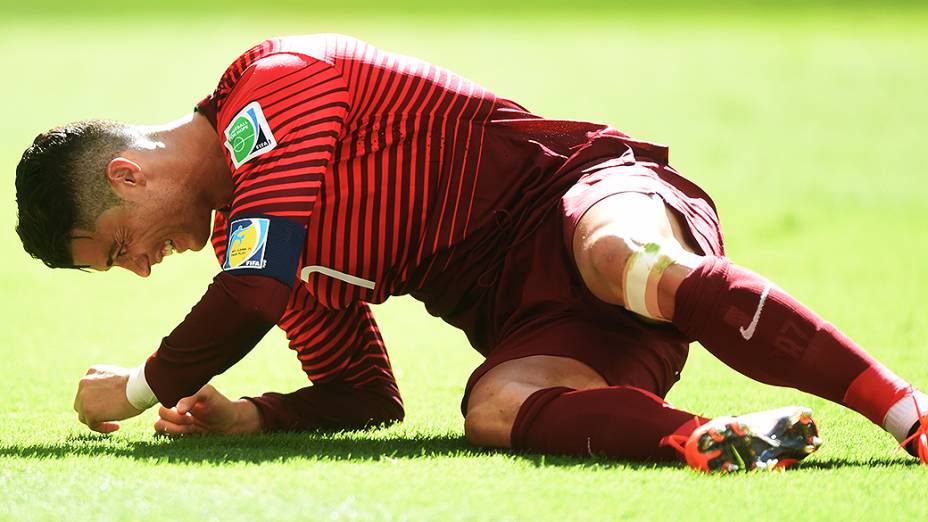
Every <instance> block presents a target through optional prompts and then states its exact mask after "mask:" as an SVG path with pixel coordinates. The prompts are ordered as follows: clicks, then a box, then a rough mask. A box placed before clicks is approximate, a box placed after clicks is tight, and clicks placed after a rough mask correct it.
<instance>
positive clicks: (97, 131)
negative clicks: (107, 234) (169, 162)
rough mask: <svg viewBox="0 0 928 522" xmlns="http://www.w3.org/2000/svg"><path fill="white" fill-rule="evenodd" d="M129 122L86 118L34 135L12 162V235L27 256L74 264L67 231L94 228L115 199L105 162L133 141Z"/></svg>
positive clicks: (62, 265)
mask: <svg viewBox="0 0 928 522" xmlns="http://www.w3.org/2000/svg"><path fill="white" fill-rule="evenodd" d="M130 130H131V128H130V127H129V126H128V125H125V124H122V123H118V122H113V121H106V120H85V121H79V122H75V123H69V124H67V125H62V126H60V127H55V128H54V129H51V130H50V131H48V132H45V133H43V134H39V135H38V136H37V137H36V138H35V141H33V142H32V145H31V146H30V147H29V148H28V149H26V152H24V153H23V157H22V159H21V160H20V161H19V165H17V166H16V203H17V205H18V207H19V221H18V223H17V224H16V233H17V234H19V238H20V240H22V242H23V248H24V249H25V250H26V252H27V253H29V255H31V256H32V257H34V258H36V259H39V260H41V261H42V262H43V263H45V264H46V265H48V266H49V267H51V268H81V267H78V266H75V265H74V258H73V254H72V252H71V240H72V239H74V238H73V237H72V231H73V229H74V228H77V227H80V228H84V229H87V230H94V228H95V223H96V220H97V218H98V217H99V216H100V214H102V213H103V212H104V211H106V210H107V209H109V208H111V207H113V206H116V205H118V204H119V203H120V199H119V197H118V196H117V195H116V193H115V192H114V191H113V189H112V188H111V187H110V186H109V183H108V182H107V181H106V176H105V172H106V166H107V164H109V162H110V161H111V160H112V159H113V158H115V157H117V155H119V154H120V153H121V152H122V151H125V150H126V149H128V148H130V147H131V146H132V144H133V142H134V139H133V137H132V133H131V131H130Z"/></svg>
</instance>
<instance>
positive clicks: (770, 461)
mask: <svg viewBox="0 0 928 522" xmlns="http://www.w3.org/2000/svg"><path fill="white" fill-rule="evenodd" d="M696 444H697V446H696V449H697V451H698V452H699V453H700V454H701V455H702V456H703V458H702V459H700V460H702V463H703V464H702V465H701V466H699V467H700V468H701V469H703V470H704V471H721V472H730V471H750V470H754V469H766V470H771V469H778V468H787V467H790V466H793V465H795V464H797V463H798V462H799V461H800V460H802V459H804V458H806V457H807V456H809V455H810V454H812V453H814V452H815V451H816V450H817V449H818V448H819V447H820V446H821V445H822V439H820V438H819V436H818V427H817V426H816V425H815V421H814V420H813V419H812V410H810V409H808V408H801V407H795V408H782V409H780V410H775V411H772V412H764V413H761V414H753V415H745V416H743V417H729V418H725V419H716V420H715V421H713V422H712V423H711V424H710V425H707V426H706V429H705V432H704V433H702V434H701V435H700V436H699V438H698V439H697V441H696Z"/></svg>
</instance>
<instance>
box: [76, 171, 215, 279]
mask: <svg viewBox="0 0 928 522" xmlns="http://www.w3.org/2000/svg"><path fill="white" fill-rule="evenodd" d="M178 188H179V187H175V186H172V185H171V184H169V183H156V182H153V181H147V182H145V183H141V184H140V185H136V186H135V187H133V188H132V189H131V190H130V191H128V195H129V197H128V198H126V197H124V196H123V195H122V194H121V197H123V200H124V204H122V205H119V206H116V207H113V208H110V209H109V210H107V211H105V212H104V213H103V214H101V215H100V217H99V218H97V221H96V229H95V230H93V231H89V230H82V229H75V230H74V231H73V237H74V239H73V240H72V242H71V248H72V256H73V258H74V264H76V265H80V266H87V267H90V268H92V269H94V270H100V271H105V270H109V269H110V268H111V267H113V266H118V267H122V268H125V269H126V270H130V271H132V272H134V273H136V274H138V275H140V276H142V277H148V275H149V274H150V273H151V267H152V266H153V265H156V264H158V263H160V262H161V261H162V260H163V259H164V257H166V256H168V255H170V254H171V253H173V252H184V251H187V250H195V251H196V250H200V249H202V248H203V247H204V246H205V245H206V242H207V241H208V240H209V236H210V218H211V212H212V209H211V208H210V206H209V205H208V204H204V202H202V201H197V198H195V197H194V196H193V195H192V194H191V192H190V191H187V190H178ZM118 192H119V191H118V190H117V193H118ZM127 199H128V201H127Z"/></svg>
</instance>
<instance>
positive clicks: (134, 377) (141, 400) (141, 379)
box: [126, 363, 158, 410]
mask: <svg viewBox="0 0 928 522" xmlns="http://www.w3.org/2000/svg"><path fill="white" fill-rule="evenodd" d="M126 398H127V399H129V404H131V405H132V406H134V407H135V408H138V409H140V410H147V409H148V408H151V407H152V406H154V405H155V404H158V398H157V397H155V392H153V391H151V387H150V386H148V381H147V380H145V363H142V364H141V365H140V366H137V367H135V368H133V369H132V370H130V371H129V382H128V383H126Z"/></svg>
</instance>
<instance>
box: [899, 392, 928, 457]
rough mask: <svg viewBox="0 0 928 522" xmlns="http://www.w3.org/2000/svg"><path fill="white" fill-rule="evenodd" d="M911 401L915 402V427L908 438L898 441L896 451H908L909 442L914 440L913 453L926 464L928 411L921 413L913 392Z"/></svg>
mask: <svg viewBox="0 0 928 522" xmlns="http://www.w3.org/2000/svg"><path fill="white" fill-rule="evenodd" d="M912 401H914V402H915V414H916V415H917V416H918V420H917V421H916V424H917V427H916V428H915V432H914V433H912V434H911V435H909V438H907V439H905V440H904V441H902V442H900V443H899V447H898V448H897V451H898V450H900V449H905V450H906V451H908V445H909V443H910V442H912V441H915V448H916V450H915V453H914V454H913V455H914V456H916V457H918V460H920V461H921V462H922V464H928V412H925V413H924V414H923V413H922V410H921V408H919V406H918V400H917V399H916V398H915V394H914V393H913V394H912Z"/></svg>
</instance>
